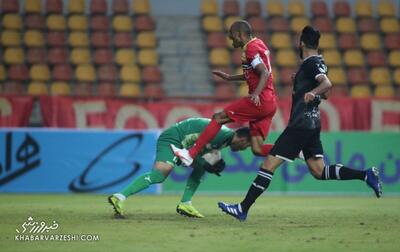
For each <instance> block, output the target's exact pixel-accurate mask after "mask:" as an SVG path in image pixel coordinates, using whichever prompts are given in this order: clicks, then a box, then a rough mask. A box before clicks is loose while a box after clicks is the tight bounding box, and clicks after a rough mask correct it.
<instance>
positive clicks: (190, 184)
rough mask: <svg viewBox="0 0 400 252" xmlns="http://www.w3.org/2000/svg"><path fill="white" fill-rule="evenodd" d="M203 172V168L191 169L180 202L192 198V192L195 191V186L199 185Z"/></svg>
mask: <svg viewBox="0 0 400 252" xmlns="http://www.w3.org/2000/svg"><path fill="white" fill-rule="evenodd" d="M204 172H205V170H204V169H193V171H192V174H190V176H189V178H188V181H187V183H186V187H185V191H184V192H183V196H182V199H181V202H188V201H191V200H192V197H193V194H194V193H195V192H196V190H197V187H199V185H200V182H201V177H203V174H204Z"/></svg>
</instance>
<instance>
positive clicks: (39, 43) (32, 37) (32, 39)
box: [24, 30, 44, 47]
mask: <svg viewBox="0 0 400 252" xmlns="http://www.w3.org/2000/svg"><path fill="white" fill-rule="evenodd" d="M24 42H25V45H26V46H28V47H43V46H44V36H43V33H41V32H40V31H35V30H28V31H26V32H25V34H24Z"/></svg>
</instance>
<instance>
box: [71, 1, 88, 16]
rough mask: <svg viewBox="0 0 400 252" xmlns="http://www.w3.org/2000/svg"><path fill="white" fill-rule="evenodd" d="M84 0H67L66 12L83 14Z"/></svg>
mask: <svg viewBox="0 0 400 252" xmlns="http://www.w3.org/2000/svg"><path fill="white" fill-rule="evenodd" d="M84 12H85V0H68V14H73V13H77V14H84Z"/></svg>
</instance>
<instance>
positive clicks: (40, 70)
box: [29, 64, 50, 81]
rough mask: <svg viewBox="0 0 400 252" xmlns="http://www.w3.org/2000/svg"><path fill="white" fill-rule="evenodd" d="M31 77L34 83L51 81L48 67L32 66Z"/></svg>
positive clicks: (41, 65) (43, 65)
mask: <svg viewBox="0 0 400 252" xmlns="http://www.w3.org/2000/svg"><path fill="white" fill-rule="evenodd" d="M29 76H30V79H31V80H33V81H48V80H49V79H50V70H49V67H48V65H45V64H38V65H33V66H31V69H30V70H29Z"/></svg>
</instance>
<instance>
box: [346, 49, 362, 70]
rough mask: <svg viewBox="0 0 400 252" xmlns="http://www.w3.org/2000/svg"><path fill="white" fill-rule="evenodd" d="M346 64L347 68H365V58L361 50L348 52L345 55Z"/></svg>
mask: <svg viewBox="0 0 400 252" xmlns="http://www.w3.org/2000/svg"><path fill="white" fill-rule="evenodd" d="M344 63H345V64H346V65H347V66H350V67H355V66H364V56H363V54H362V52H361V51H360V50H347V51H346V52H345V53H344Z"/></svg>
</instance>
